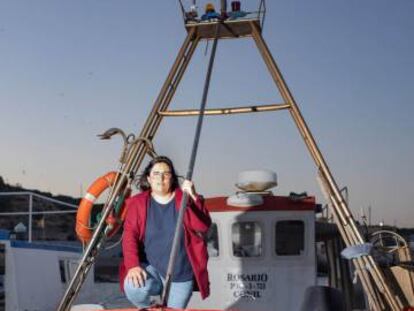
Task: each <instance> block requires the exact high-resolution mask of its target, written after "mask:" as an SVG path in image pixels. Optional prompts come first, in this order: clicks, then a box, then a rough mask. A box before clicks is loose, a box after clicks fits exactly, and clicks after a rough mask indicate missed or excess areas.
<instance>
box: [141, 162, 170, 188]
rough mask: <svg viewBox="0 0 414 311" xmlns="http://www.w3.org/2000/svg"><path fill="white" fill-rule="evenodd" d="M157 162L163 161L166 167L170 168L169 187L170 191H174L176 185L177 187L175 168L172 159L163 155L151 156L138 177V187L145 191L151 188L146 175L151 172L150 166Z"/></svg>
mask: <svg viewBox="0 0 414 311" xmlns="http://www.w3.org/2000/svg"><path fill="white" fill-rule="evenodd" d="M158 163H165V164H167V165H168V167H169V168H170V171H171V189H170V191H174V190H175V189H176V188H177V187H178V176H177V174H176V173H175V169H174V165H173V163H172V161H171V160H170V159H169V158H167V157H165V156H158V157H155V158H153V159H152V160H151V161H150V162H149V163H148V164H147V166H146V167H145V169H144V172H143V173H142V175H141V177H140V178H139V188H140V189H141V191H147V190H150V189H151V186H150V184H149V183H148V180H147V178H148V176H149V175H150V173H151V170H152V168H153V167H154V165H155V164H158Z"/></svg>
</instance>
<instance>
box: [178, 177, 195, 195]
mask: <svg viewBox="0 0 414 311" xmlns="http://www.w3.org/2000/svg"><path fill="white" fill-rule="evenodd" d="M181 189H182V190H183V191H184V192H186V193H187V194H188V195H189V196H191V198H192V199H193V200H196V198H197V192H196V191H195V187H194V184H193V182H192V181H191V180H187V179H186V180H184V182H183V184H182V185H181Z"/></svg>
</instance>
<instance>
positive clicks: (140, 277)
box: [126, 267, 147, 287]
mask: <svg viewBox="0 0 414 311" xmlns="http://www.w3.org/2000/svg"><path fill="white" fill-rule="evenodd" d="M126 279H127V280H128V281H129V282H132V284H133V285H134V287H143V286H145V280H146V279H147V272H146V271H145V269H143V268H141V267H134V268H131V269H129V270H128V273H127V275H126Z"/></svg>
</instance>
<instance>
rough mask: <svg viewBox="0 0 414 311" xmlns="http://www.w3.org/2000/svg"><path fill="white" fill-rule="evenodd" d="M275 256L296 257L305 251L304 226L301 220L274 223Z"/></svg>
mask: <svg viewBox="0 0 414 311" xmlns="http://www.w3.org/2000/svg"><path fill="white" fill-rule="evenodd" d="M275 242H276V245H275V247H276V255H278V256H297V255H302V254H303V252H304V250H305V224H304V222H303V221H301V220H284V221H278V222H277V223H276V230H275Z"/></svg>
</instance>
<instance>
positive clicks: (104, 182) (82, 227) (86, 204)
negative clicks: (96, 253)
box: [76, 172, 125, 243]
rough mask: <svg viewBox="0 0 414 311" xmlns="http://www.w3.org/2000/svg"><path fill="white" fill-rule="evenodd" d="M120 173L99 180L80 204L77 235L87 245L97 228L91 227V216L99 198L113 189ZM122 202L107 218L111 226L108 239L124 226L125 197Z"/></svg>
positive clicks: (111, 173)
mask: <svg viewBox="0 0 414 311" xmlns="http://www.w3.org/2000/svg"><path fill="white" fill-rule="evenodd" d="M118 176H119V173H117V172H109V173H107V174H105V175H104V176H101V177H99V178H97V179H96V180H95V181H94V182H93V183H92V184H91V186H89V188H88V190H87V192H86V194H85V195H84V197H83V198H82V200H81V202H80V203H79V207H78V211H77V214H76V235H77V236H78V238H79V240H80V241H81V242H82V243H87V242H89V241H90V239H91V238H92V234H93V231H94V230H95V228H96V226H94V225H91V214H92V209H93V205H94V203H95V202H96V200H97V199H98V198H99V196H100V195H101V194H102V193H103V192H104V191H105V190H107V189H112V188H113V185H114V184H115V181H116V179H117V178H118ZM118 199H121V200H122V202H120V203H117V205H118V204H120V207H118V208H116V209H114V211H113V212H112V213H111V214H110V215H109V216H108V217H107V219H106V223H107V225H108V226H111V227H112V228H110V230H109V231H108V233H107V236H108V237H111V236H113V235H114V234H115V233H116V232H117V231H118V229H119V228H120V227H121V225H122V221H123V217H124V215H125V212H124V199H125V198H124V197H123V196H122V198H118Z"/></svg>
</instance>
